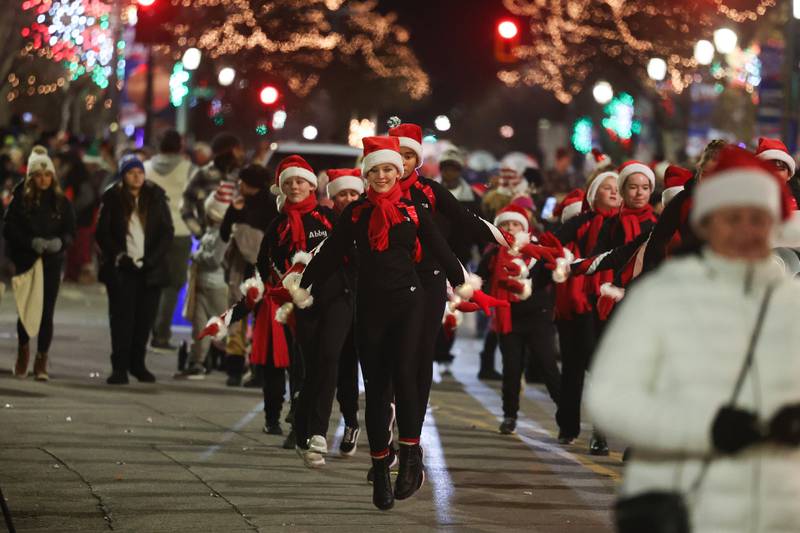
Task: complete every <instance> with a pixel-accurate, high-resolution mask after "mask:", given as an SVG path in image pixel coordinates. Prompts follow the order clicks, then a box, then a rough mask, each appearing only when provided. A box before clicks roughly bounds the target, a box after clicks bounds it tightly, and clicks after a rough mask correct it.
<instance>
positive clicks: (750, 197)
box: [689, 168, 781, 229]
mask: <svg viewBox="0 0 800 533" xmlns="http://www.w3.org/2000/svg"><path fill="white" fill-rule="evenodd" d="M693 202H694V203H693V204H692V211H691V213H690V214H689V222H690V223H691V224H692V227H693V228H695V229H697V228H698V227H699V226H700V223H701V222H702V221H703V219H704V218H705V217H706V216H708V215H709V214H711V213H712V212H714V211H716V210H717V209H720V208H723V207H734V206H750V207H762V208H764V209H766V210H767V211H769V212H770V213H771V214H772V216H773V217H774V218H775V220H776V221H779V220H780V219H781V191H780V187H779V185H778V182H777V180H776V179H775V178H774V177H772V176H770V175H769V174H767V171H766V170H756V169H749V168H732V169H730V170H726V171H723V172H719V173H715V174H713V175H711V176H709V177H708V178H705V179H703V180H701V181H700V182H699V183H698V184H697V186H696V187H695V189H694V200H693Z"/></svg>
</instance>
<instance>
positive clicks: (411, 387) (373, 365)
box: [356, 286, 425, 456]
mask: <svg viewBox="0 0 800 533" xmlns="http://www.w3.org/2000/svg"><path fill="white" fill-rule="evenodd" d="M424 300H425V298H424V295H423V293H422V288H421V287H418V286H417V287H409V288H404V289H397V290H395V291H391V292H376V291H370V290H367V289H364V290H361V291H359V294H358V303H357V306H356V342H357V344H358V353H359V357H361V361H362V367H363V369H364V385H365V387H366V399H367V407H366V423H367V437H368V439H369V448H370V451H371V452H372V454H373V455H374V456H380V455H382V454H384V453H386V452H387V448H388V445H389V439H390V435H389V433H390V428H389V424H388V423H387V422H388V420H389V419H390V417H391V406H390V404H391V401H392V389H393V388H394V398H395V403H396V410H397V426H398V428H399V430H400V440H401V441H404V442H419V436H420V433H421V432H422V418H421V417H420V416H419V406H418V405H417V403H418V401H419V387H418V386H417V379H418V376H419V372H420V364H421V358H422V354H421V353H420V352H419V350H418V346H419V338H420V335H421V329H422V319H423V314H424V313H423V310H424Z"/></svg>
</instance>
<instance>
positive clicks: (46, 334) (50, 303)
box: [17, 256, 63, 353]
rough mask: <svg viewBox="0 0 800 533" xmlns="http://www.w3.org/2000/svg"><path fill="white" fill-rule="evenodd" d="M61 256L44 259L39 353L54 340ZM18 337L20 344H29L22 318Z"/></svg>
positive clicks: (37, 348) (37, 341) (37, 342)
mask: <svg viewBox="0 0 800 533" xmlns="http://www.w3.org/2000/svg"><path fill="white" fill-rule="evenodd" d="M62 263H63V261H62V259H61V256H58V257H54V258H45V259H43V260H42V273H43V278H44V279H43V280H42V281H43V283H42V288H43V289H44V290H43V293H44V294H43V298H42V322H41V324H40V325H39V334H38V336H37V339H36V350H37V351H38V352H39V353H47V352H48V351H49V350H50V344H51V343H52V342H53V314H54V313H55V311H56V300H57V299H58V289H59V287H60V286H61V266H62ZM17 338H18V339H19V343H20V344H28V343H29V342H30V340H31V338H30V336H29V335H28V332H27V331H25V326H23V325H22V321H21V320H19V319H18V320H17Z"/></svg>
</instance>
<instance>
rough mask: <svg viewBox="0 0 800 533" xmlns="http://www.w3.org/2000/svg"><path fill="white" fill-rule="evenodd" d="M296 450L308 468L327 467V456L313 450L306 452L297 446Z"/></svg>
mask: <svg viewBox="0 0 800 533" xmlns="http://www.w3.org/2000/svg"><path fill="white" fill-rule="evenodd" d="M295 450H296V451H297V455H299V456H300V458H301V459H302V460H303V463H304V464H305V465H306V467H307V468H322V467H323V466H325V456H323V455H322V454H321V453H316V452H312V451H311V450H304V449H303V448H301V447H300V446H296V447H295Z"/></svg>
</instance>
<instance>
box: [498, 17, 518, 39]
mask: <svg viewBox="0 0 800 533" xmlns="http://www.w3.org/2000/svg"><path fill="white" fill-rule="evenodd" d="M497 34H498V35H500V37H502V38H503V39H513V38H514V37H516V36H517V35H519V28H518V27H517V23H516V22H514V21H513V20H502V21H500V23H499V24H498V25H497Z"/></svg>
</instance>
